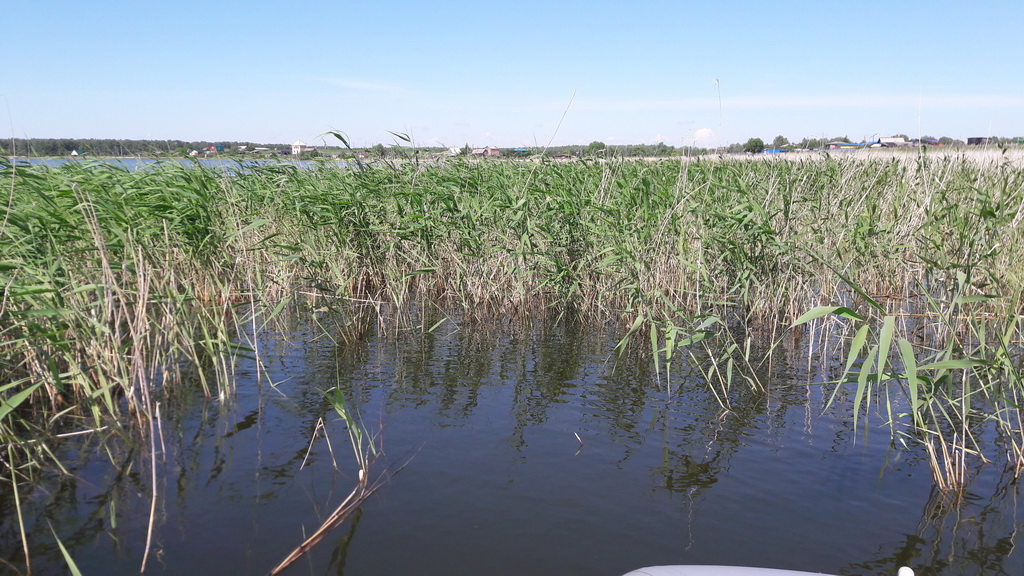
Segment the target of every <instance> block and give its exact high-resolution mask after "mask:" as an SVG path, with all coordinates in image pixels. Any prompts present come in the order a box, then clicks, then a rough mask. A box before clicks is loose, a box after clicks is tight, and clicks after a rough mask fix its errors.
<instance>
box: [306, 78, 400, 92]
mask: <svg viewBox="0 0 1024 576" xmlns="http://www.w3.org/2000/svg"><path fill="white" fill-rule="evenodd" d="M314 80H316V81H317V82H323V83H324V84H330V85H331V86H339V87H341V88H350V89H352V90H358V91H360V92H379V93H381V92H382V93H389V94H399V93H403V92H407V90H406V89H405V88H403V87H401V86H396V85H394V84H384V83H380V82H372V81H368V80H359V79H355V78H330V77H325V78H314Z"/></svg>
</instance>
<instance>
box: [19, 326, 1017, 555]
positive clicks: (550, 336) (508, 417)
mask: <svg viewBox="0 0 1024 576" xmlns="http://www.w3.org/2000/svg"><path fill="white" fill-rule="evenodd" d="M328 320H329V319H326V318H319V319H318V321H319V322H321V324H324V323H326V322H328ZM433 324H434V322H429V323H428V325H433ZM311 333H315V331H310V330H307V328H305V327H304V326H303V325H302V324H301V323H298V324H295V325H292V326H289V327H287V328H286V329H282V331H281V332H280V333H279V334H264V335H263V336H262V339H261V343H260V348H259V349H260V354H261V364H260V365H259V366H257V365H256V364H255V363H253V362H251V361H248V360H247V361H243V362H241V363H240V364H239V365H237V366H236V367H235V369H236V373H237V374H238V377H239V383H238V391H237V395H236V397H234V398H232V399H231V400H230V401H228V402H226V403H217V402H210V401H209V400H207V399H205V398H202V397H200V396H196V395H193V394H185V393H178V394H177V395H174V396H170V397H167V398H164V400H163V401H162V407H161V410H162V415H163V418H162V421H161V424H162V431H163V434H162V443H161V444H160V445H159V447H158V453H157V457H156V458H155V459H152V458H150V454H149V447H148V446H149V445H148V443H147V442H146V441H145V439H142V438H133V437H127V436H123V435H112V436H101V435H92V436H83V437H76V438H69V439H67V440H65V441H64V443H63V444H62V445H61V447H60V450H59V456H60V457H61V459H62V461H63V462H64V464H65V466H66V467H67V469H68V470H69V472H70V474H69V475H60V474H53V475H52V476H51V477H49V478H46V479H43V480H42V481H40V482H39V483H38V489H37V491H36V492H35V493H34V494H33V495H32V496H31V497H30V498H28V499H27V501H26V502H23V504H24V509H25V511H26V515H25V517H26V521H27V524H28V531H29V534H30V542H29V545H30V549H31V551H32V554H33V557H32V559H33V565H32V572H33V573H34V574H48V573H54V574H56V573H63V572H64V571H65V569H64V566H63V560H62V559H61V557H60V553H59V550H58V549H57V548H56V545H55V542H54V540H53V538H52V535H51V534H50V532H49V528H48V523H51V524H52V525H53V526H54V529H55V530H56V531H57V533H58V535H59V536H60V538H61V540H62V541H63V542H64V544H65V545H67V546H68V547H69V548H70V549H71V550H72V553H73V555H74V557H75V559H76V561H77V562H78V563H79V566H80V567H82V568H83V571H84V572H85V573H89V574H96V573H126V572H129V571H135V570H138V567H139V565H140V561H141V558H142V555H143V552H144V546H145V535H146V533H147V530H148V528H149V519H150V505H151V498H150V497H151V495H152V490H153V488H154V485H153V484H152V481H151V472H152V469H151V466H155V467H156V472H157V482H156V484H155V488H156V493H157V498H156V500H155V501H156V502H157V513H156V515H155V516H154V518H155V521H156V524H155V525H154V530H153V532H154V544H153V552H152V555H153V558H155V560H153V561H151V562H150V565H149V567H148V568H147V572H148V573H164V574H179V573H191V574H219V573H232V574H248V573H265V572H266V571H267V570H269V569H270V568H271V567H272V566H274V565H276V564H277V562H279V561H280V560H281V559H282V558H283V557H284V556H285V555H286V554H287V553H288V552H289V551H290V550H291V549H292V548H293V547H294V546H295V545H297V544H298V543H299V542H300V541H301V540H302V538H303V536H304V535H305V534H308V533H309V532H310V531H311V530H313V529H315V528H316V526H318V524H319V522H320V521H322V520H323V518H324V517H325V516H326V515H327V514H329V513H330V511H331V510H333V508H334V507H335V506H336V505H337V503H338V502H339V501H340V500H341V499H342V498H343V497H344V495H345V494H346V493H347V492H348V490H349V489H350V488H351V486H352V484H353V481H354V474H355V470H354V468H353V466H352V463H351V461H350V458H349V454H348V453H347V452H346V450H347V447H346V445H345V438H346V434H345V431H344V428H343V425H342V424H341V423H340V422H338V421H337V420H336V418H333V417H332V415H333V408H332V406H331V405H330V403H329V402H327V400H326V399H325V397H324V395H323V393H322V392H323V391H324V390H327V389H328V388H331V387H333V386H335V385H338V386H341V387H342V389H343V390H344V391H345V393H346V395H347V397H348V398H349V401H350V402H351V403H352V405H354V406H358V407H359V409H360V412H361V414H362V415H363V418H364V422H365V424H366V425H367V428H368V429H370V430H371V431H372V432H376V431H380V433H381V434H382V435H383V443H384V447H385V455H384V461H385V462H391V463H396V464H399V465H400V464H402V463H405V462H406V461H408V459H409V458H410V457H411V456H413V455H414V456H415V457H414V459H413V460H412V462H411V464H410V465H409V466H408V467H407V468H406V469H405V470H403V471H402V472H401V473H400V474H398V475H397V476H395V477H394V478H392V479H391V480H390V482H389V484H388V485H387V486H385V487H384V488H383V489H382V490H381V491H380V492H378V493H377V494H376V495H375V496H374V497H373V498H372V499H371V500H370V501H369V502H368V503H367V504H366V505H365V506H364V508H363V509H362V510H361V512H360V513H359V514H357V515H356V516H355V517H353V518H352V519H351V520H350V521H349V522H348V523H346V524H345V525H344V526H343V527H342V528H341V529H340V530H338V531H337V532H336V533H334V534H332V535H331V536H330V537H329V538H328V540H327V541H325V542H324V543H322V544H321V545H320V547H319V548H317V549H314V551H313V552H312V553H311V554H310V555H309V556H308V557H307V558H305V559H304V560H303V561H302V562H300V563H299V564H298V565H296V567H294V568H293V569H292V572H290V573H299V572H303V573H304V572H307V571H308V572H311V573H333V574H350V575H352V574H385V573H386V574H412V573H415V574H453V573H454V574H466V573H485V574H504V573H508V574H526V573H529V574H562V573H572V574H608V575H614V574H621V573H625V572H626V571H628V570H630V569H633V568H635V567H637V566H641V565H651V564H661V563H673V564H676V563H693V564H702V563H711V564H747V565H758V566H772V567H778V568H789V569H797V570H809V571H823V572H831V573H836V574H844V575H853V574H894V573H895V570H896V568H897V567H898V566H900V565H910V566H912V567H914V569H915V570H916V571H917V573H918V574H921V575H929V574H950V575H952V574H957V575H960V574H1014V573H1018V572H1019V570H1018V568H1019V567H1021V566H1024V561H1022V558H1021V556H1020V554H1021V553H1020V552H1019V551H1017V550H1016V548H1015V546H1014V544H1015V542H1016V540H1015V539H1016V533H1017V530H1018V529H1020V528H1021V527H1022V526H1024V514H1022V512H1021V511H1019V510H1018V508H1017V506H1016V501H1017V498H1018V497H1019V496H1020V494H1021V487H1020V483H1018V482H1012V481H1010V480H1009V478H1010V476H1008V475H1006V474H1002V473H1001V471H1000V470H999V469H998V467H997V466H990V467H987V468H985V469H983V470H981V471H980V472H979V473H978V474H976V475H975V477H974V478H973V483H972V484H971V486H970V489H969V491H968V493H967V495H966V497H964V498H963V499H962V500H950V499H949V498H948V497H947V496H944V495H942V494H940V493H937V492H936V491H934V490H933V489H932V487H931V477H930V471H929V469H928V467H927V462H926V460H925V455H924V454H922V453H918V452H915V451H913V450H910V451H907V450H903V449H897V448H895V447H893V446H892V445H891V443H890V441H889V436H888V430H884V429H883V430H878V429H877V428H875V427H874V426H868V427H866V428H867V429H866V430H860V431H858V432H857V433H856V434H855V433H854V429H853V426H852V418H851V417H850V415H849V414H848V413H846V411H845V410H846V409H845V408H844V406H847V405H848V404H846V403H843V402H842V401H841V400H839V401H836V402H834V403H833V404H831V405H828V399H829V397H830V396H831V394H832V392H833V391H832V390H831V389H825V388H823V387H821V386H818V385H817V384H815V381H816V379H817V378H818V377H819V376H820V375H821V374H823V373H824V372H827V371H828V370H831V369H833V368H830V367H825V368H823V367H821V366H817V365H813V364H810V363H808V362H807V357H808V353H807V350H806V349H804V348H801V346H802V345H801V344H799V343H795V344H793V346H792V348H791V349H789V351H788V352H787V354H786V356H785V357H784V358H783V357H780V359H779V361H778V362H776V363H774V364H773V365H772V366H771V367H767V366H766V367H762V369H761V372H760V373H759V374H758V378H759V380H761V381H762V382H764V383H766V385H767V386H766V387H767V389H768V393H767V394H762V393H760V392H758V391H756V390H752V389H751V388H749V387H744V386H737V387H735V388H734V389H732V390H730V391H729V405H730V406H731V407H732V409H731V410H729V411H724V410H723V409H722V407H721V405H720V404H719V402H718V401H717V400H716V399H715V398H714V396H712V395H711V394H708V393H707V391H706V389H705V388H704V384H703V383H702V382H700V381H699V380H697V379H690V378H684V375H688V374H699V373H700V371H699V370H697V369H696V368H697V367H696V366H692V365H687V364H686V363H685V362H682V361H680V363H679V365H677V366H674V367H673V373H674V374H675V375H676V378H677V380H675V381H674V382H673V383H672V386H671V388H669V387H668V386H666V385H665V382H664V381H663V380H662V381H659V380H658V378H657V375H656V374H654V373H653V370H652V367H651V365H650V363H648V362H645V361H634V360H633V359H631V358H630V357H628V356H626V357H624V358H623V359H621V360H620V361H618V362H616V361H613V360H612V359H613V350H614V345H615V343H616V342H617V338H618V332H617V330H616V328H615V327H614V326H592V325H583V324H579V323H574V322H571V321H567V320H565V319H564V318H563V319H561V320H560V321H555V320H554V319H551V320H545V319H538V320H537V321H536V322H535V323H534V324H532V325H530V326H528V327H525V328H522V329H512V328H508V327H502V328H500V329H490V330H483V329H480V330H476V329H469V328H468V327H465V326H462V327H460V325H459V323H457V322H449V323H446V324H443V325H442V326H441V328H439V329H437V330H435V331H434V332H424V331H406V332H401V333H399V334H396V335H393V337H388V338H384V337H379V336H377V335H375V334H374V333H373V332H372V331H370V332H367V333H366V334H365V337H364V338H363V339H362V340H359V341H357V342H354V343H350V344H345V343H343V342H344V339H342V338H340V337H339V338H337V339H336V341H333V340H331V339H330V338H311V337H310V336H309V335H310V334H311ZM699 359H700V356H695V357H694V358H691V359H690V360H689V361H690V362H699V361H700V360H699ZM843 393H844V391H839V394H840V395H842V394H843ZM827 405H828V407H827V408H826V406H827ZM874 422H875V424H876V425H877V422H878V420H877V419H876V420H874ZM320 423H323V424H324V425H325V426H326V429H327V431H328V433H329V434H330V440H331V445H330V447H328V445H327V442H326V440H324V439H323V438H322V435H320V437H318V436H317V430H318V425H319V424H320ZM0 511H2V513H3V516H2V518H3V520H0V542H2V544H0V549H2V550H4V554H3V558H4V559H5V560H6V561H7V562H9V563H10V565H12V566H19V565H21V562H22V561H21V560H20V558H21V555H20V550H21V544H20V540H19V537H18V530H17V525H16V521H15V518H16V514H14V508H13V502H12V501H11V499H10V498H9V497H7V496H5V497H4V498H3V499H2V500H0ZM299 565H301V566H303V568H298V566H299Z"/></svg>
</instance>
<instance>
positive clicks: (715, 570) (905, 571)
mask: <svg viewBox="0 0 1024 576" xmlns="http://www.w3.org/2000/svg"><path fill="white" fill-rule="evenodd" d="M625 576H828V575H827V574H822V573H820V572H798V571H796V570H776V569H775V568H746V567H744V566H648V567H647V568H638V569H636V570H633V571H632V572H630V573H628V574H626V575H625ZM896 576H914V571H913V570H911V569H910V568H907V567H906V566H904V567H902V568H900V570H899V572H898V573H897V575H896Z"/></svg>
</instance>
